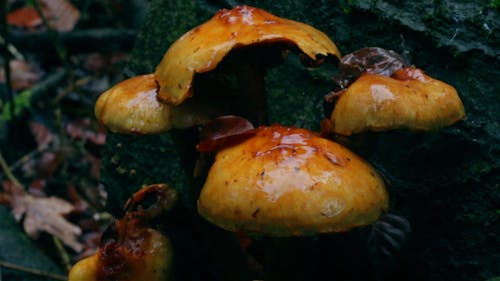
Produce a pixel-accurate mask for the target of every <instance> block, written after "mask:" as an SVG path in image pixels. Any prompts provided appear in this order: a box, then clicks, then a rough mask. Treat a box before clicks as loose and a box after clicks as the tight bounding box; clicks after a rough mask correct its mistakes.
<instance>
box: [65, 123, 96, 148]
mask: <svg viewBox="0 0 500 281" xmlns="http://www.w3.org/2000/svg"><path fill="white" fill-rule="evenodd" d="M66 132H67V133H68V135H69V136H70V137H71V138H72V139H85V140H89V141H90V142H92V143H93V144H95V145H99V146H102V145H104V144H105V143H106V131H105V130H104V129H103V128H100V129H99V130H98V131H93V130H92V129H91V122H90V118H83V119H80V120H76V121H74V122H71V123H68V125H66Z"/></svg>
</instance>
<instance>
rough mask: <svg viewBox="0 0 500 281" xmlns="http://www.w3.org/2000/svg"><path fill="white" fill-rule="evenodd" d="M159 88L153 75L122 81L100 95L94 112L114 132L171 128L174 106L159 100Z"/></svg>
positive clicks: (137, 131) (153, 130) (136, 132)
mask: <svg viewBox="0 0 500 281" xmlns="http://www.w3.org/2000/svg"><path fill="white" fill-rule="evenodd" d="M156 89H157V86H156V81H155V80H154V75H153V74H146V75H140V76H135V77H132V78H130V79H127V80H125V81H122V82H120V83H119V84H117V85H115V86H113V87H112V88H111V89H109V90H107V91H106V92H104V93H103V94H102V95H101V96H99V99H98V100H97V102H96V105H95V115H96V117H97V119H98V120H99V122H100V123H101V124H103V125H104V126H105V127H106V128H107V129H108V130H110V131H112V132H115V133H135V134H155V133H161V132H163V131H166V130H169V129H170V128H171V127H172V123H171V121H170V115H171V106H169V105H166V104H162V103H160V102H158V100H157V99H156V93H157V90H156Z"/></svg>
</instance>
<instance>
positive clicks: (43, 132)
mask: <svg viewBox="0 0 500 281" xmlns="http://www.w3.org/2000/svg"><path fill="white" fill-rule="evenodd" d="M29 127H30V131H31V134H32V135H33V136H34V137H35V141H36V144H37V147H38V149H39V150H44V149H46V148H47V147H48V146H49V145H50V144H51V143H52V141H53V140H54V134H53V133H52V132H51V131H50V130H49V129H48V128H47V126H45V125H44V124H42V123H40V122H33V121H31V122H29Z"/></svg>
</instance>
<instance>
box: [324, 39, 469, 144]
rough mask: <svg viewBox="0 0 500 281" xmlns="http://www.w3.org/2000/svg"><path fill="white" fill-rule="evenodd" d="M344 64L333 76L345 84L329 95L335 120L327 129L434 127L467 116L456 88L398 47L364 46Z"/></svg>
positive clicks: (356, 130) (345, 131) (343, 132)
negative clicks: (427, 71) (411, 63)
mask: <svg viewBox="0 0 500 281" xmlns="http://www.w3.org/2000/svg"><path fill="white" fill-rule="evenodd" d="M339 70H340V74H339V75H337V76H335V77H333V80H334V81H335V82H336V83H337V84H338V85H339V86H340V90H338V91H336V92H332V93H330V94H329V95H327V96H326V100H327V101H330V102H333V101H336V104H335V108H334V109H333V111H332V113H331V116H330V119H329V122H324V123H323V124H322V125H323V128H324V130H325V131H327V133H328V132H329V131H333V132H334V133H337V134H341V135H346V136H349V135H351V134H356V133H361V132H364V131H386V130H392V129H408V130H419V131H429V130H437V129H440V128H443V127H446V126H449V125H451V124H453V123H455V122H457V121H458V120H460V119H462V118H463V117H464V116H465V113H464V107H463V104H462V101H461V100H460V97H459V96H458V93H457V91H456V90H455V88H453V87H452V86H450V85H448V84H446V83H444V82H442V81H439V80H436V79H434V78H432V77H430V76H428V75H427V74H425V73H424V72H423V71H422V70H421V69H418V68H415V67H411V66H408V63H407V62H406V61H405V60H404V59H403V58H402V57H401V56H400V55H398V54H397V53H396V52H394V51H390V50H385V49H382V48H378V47H370V48H363V49H360V50H358V51H355V52H353V53H350V54H348V55H345V56H344V57H342V59H341V60H340V65H339Z"/></svg>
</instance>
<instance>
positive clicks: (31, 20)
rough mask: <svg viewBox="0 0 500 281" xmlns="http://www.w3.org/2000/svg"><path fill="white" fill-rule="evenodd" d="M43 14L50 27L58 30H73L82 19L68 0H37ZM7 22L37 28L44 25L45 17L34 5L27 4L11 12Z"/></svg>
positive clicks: (22, 26)
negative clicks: (42, 16)
mask: <svg viewBox="0 0 500 281" xmlns="http://www.w3.org/2000/svg"><path fill="white" fill-rule="evenodd" d="M37 2H38V3H39V4H40V7H41V10H42V14H43V15H44V16H45V18H46V19H47V21H48V23H49V25H50V27H52V28H53V29H55V30H57V31H71V30H73V28H74V27H75V25H76V23H77V22H78V20H79V19H80V11H78V9H77V8H75V6H73V5H72V4H71V3H70V2H69V1H68V0H37ZM7 22H8V23H9V24H11V25H14V26H17V27H21V28H29V29H33V28H37V27H40V26H42V24H43V19H42V18H41V17H40V15H39V14H38V11H37V10H36V9H35V8H34V7H33V6H26V7H22V8H19V9H17V10H14V11H12V12H10V13H9V14H8V15H7Z"/></svg>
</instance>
